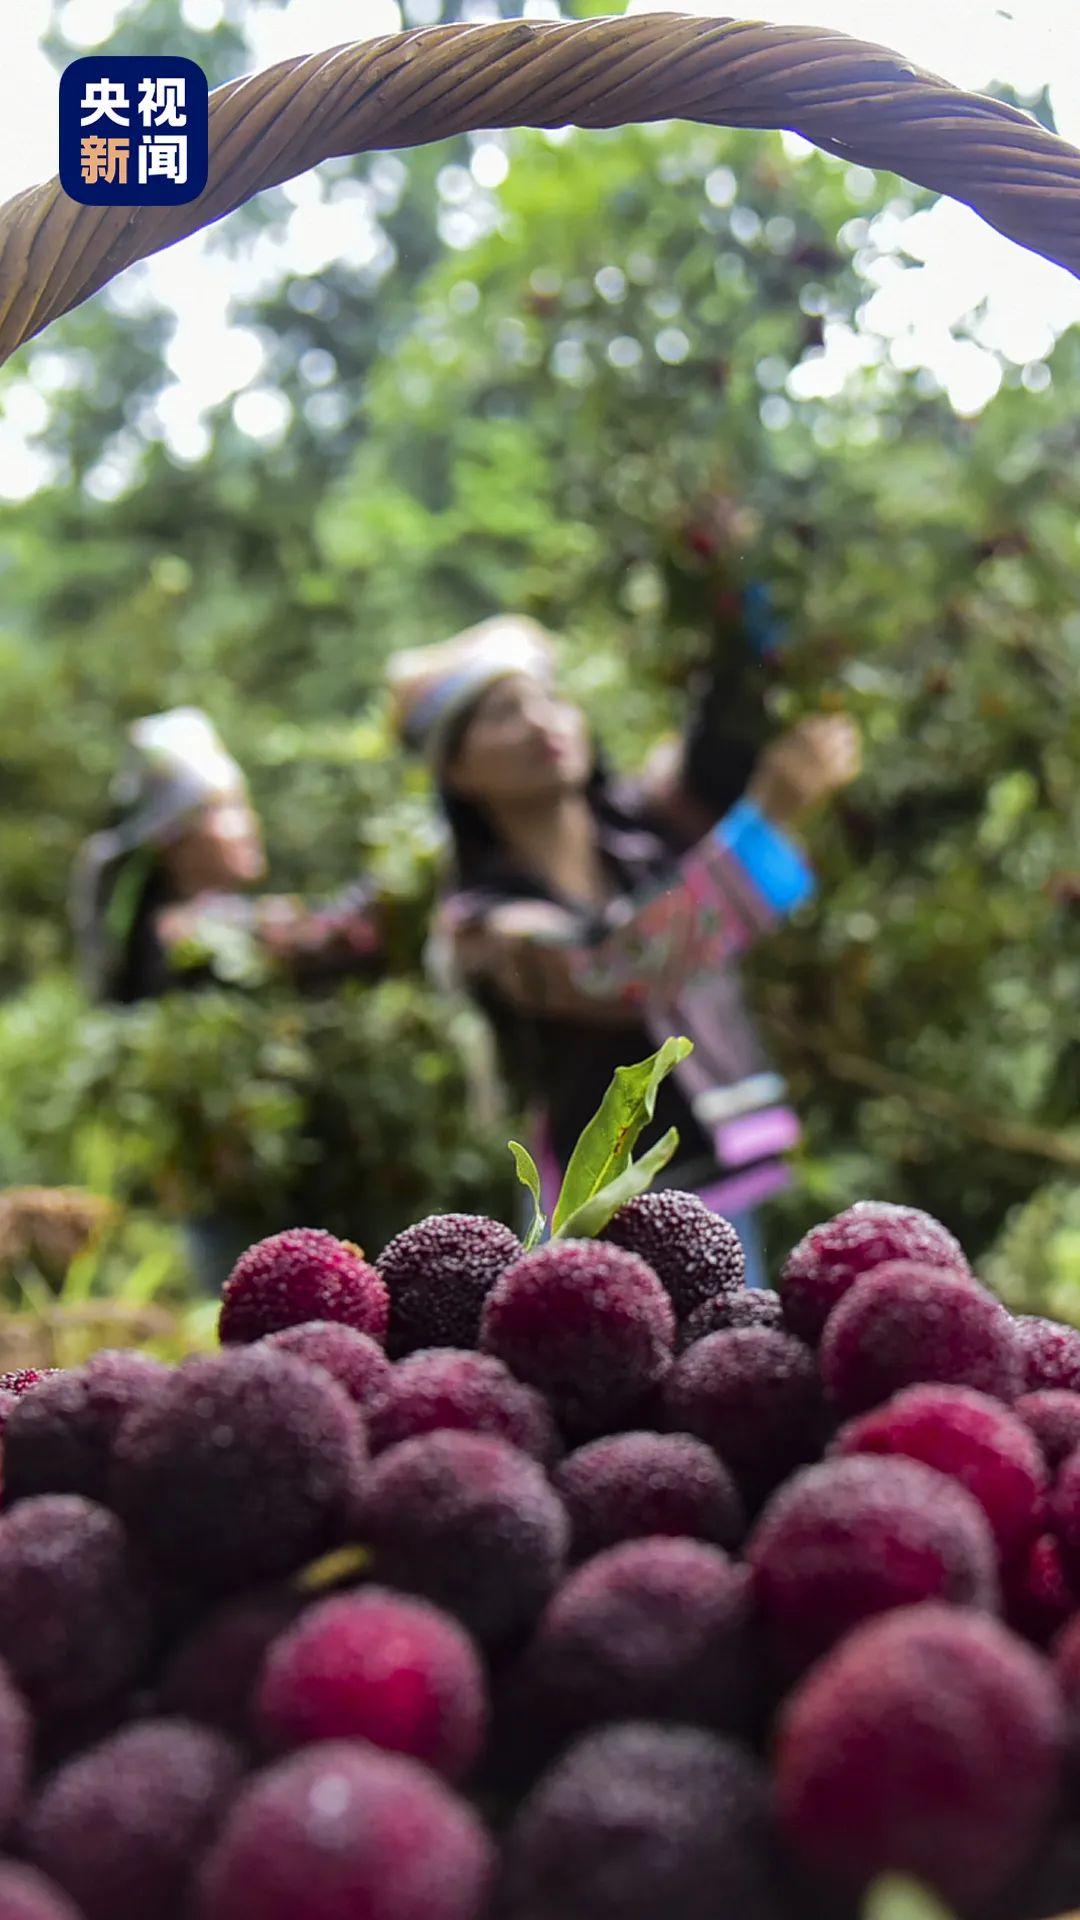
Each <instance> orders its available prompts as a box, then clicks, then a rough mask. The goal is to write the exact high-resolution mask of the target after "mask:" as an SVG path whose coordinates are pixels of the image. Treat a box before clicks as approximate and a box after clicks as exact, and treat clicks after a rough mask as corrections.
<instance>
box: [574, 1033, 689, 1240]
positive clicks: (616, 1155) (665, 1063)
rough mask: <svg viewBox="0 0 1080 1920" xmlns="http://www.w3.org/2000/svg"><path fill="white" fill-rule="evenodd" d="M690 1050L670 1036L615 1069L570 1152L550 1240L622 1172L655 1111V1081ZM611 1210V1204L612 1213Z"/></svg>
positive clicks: (685, 1044) (657, 1081)
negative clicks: (654, 1048) (628, 1064)
mask: <svg viewBox="0 0 1080 1920" xmlns="http://www.w3.org/2000/svg"><path fill="white" fill-rule="evenodd" d="M693 1050H694V1046H693V1041H691V1040H687V1039H684V1038H672V1039H670V1040H665V1041H664V1044H663V1046H662V1047H661V1048H660V1049H659V1050H658V1052H656V1053H654V1054H652V1055H650V1057H649V1059H648V1060H642V1061H640V1062H639V1064H638V1065H637V1066H634V1067H616V1069H615V1075H614V1078H613V1080H612V1082H611V1085H610V1086H609V1088H608V1090H607V1092H606V1094H605V1095H604V1098H603V1101H602V1102H601V1105H600V1109H599V1111H598V1113H597V1114H596V1115H595V1117H594V1118H593V1119H592V1120H590V1122H589V1124H588V1126H587V1127H586V1128H585V1130H584V1132H583V1133H582V1135H581V1138H580V1140H579V1141H578V1143H577V1146H576V1147H575V1148H574V1151H573V1153H572V1154H571V1156H570V1164H569V1166H568V1167H567V1169H566V1174H565V1176H564V1178H563V1183H562V1190H561V1192H560V1194H559V1198H558V1200H557V1202H556V1205H555V1212H554V1214H553V1215H552V1222H551V1226H552V1237H553V1238H554V1239H564V1238H565V1237H566V1235H567V1231H568V1227H569V1223H570V1222H571V1221H572V1220H575V1219H578V1218H579V1217H580V1215H581V1212H582V1209H583V1208H584V1207H585V1205H586V1203H587V1202H588V1201H592V1200H598V1199H599V1198H600V1196H601V1194H602V1193H603V1191H604V1189H605V1188H607V1187H609V1186H611V1185H612V1184H613V1182H615V1181H616V1180H618V1179H620V1177H621V1176H622V1175H623V1174H624V1173H625V1172H626V1170H627V1168H628V1167H629V1166H630V1165H631V1163H632V1156H633V1151H634V1148H635V1146H636V1145H637V1141H638V1137H639V1135H640V1133H641V1130H642V1128H643V1127H644V1126H645V1125H646V1124H647V1122H648V1121H650V1120H651V1119H652V1117H653V1114H654V1113H655V1111H656V1096H657V1094H658V1092H659V1090H660V1086H661V1083H662V1082H663V1081H664V1080H666V1078H667V1076H668V1074H669V1073H670V1072H671V1071H672V1069H673V1068H674V1067H677V1066H678V1065H679V1063H680V1061H682V1060H685V1059H686V1057H687V1055H688V1054H690V1053H692V1052H693ZM672 1151H674V1149H672ZM663 1164H666V1163H663ZM649 1178H650V1179H651V1178H652V1175H650V1176H649ZM639 1191H643V1189H639ZM621 1204H622V1202H621V1201H617V1202H616V1205H621ZM614 1210H615V1209H614V1207H613V1208H612V1212H614ZM607 1218H608V1219H610V1218H611V1215H610V1214H609V1215H608V1216H607ZM604 1224H605V1225H606V1221H605V1223H604Z"/></svg>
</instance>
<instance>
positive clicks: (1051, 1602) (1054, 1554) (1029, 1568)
mask: <svg viewBox="0 0 1080 1920" xmlns="http://www.w3.org/2000/svg"><path fill="white" fill-rule="evenodd" d="M1002 1582H1003V1586H1004V1595H1005V1618H1006V1619H1007V1621H1008V1623H1009V1625H1010V1627H1013V1628H1015V1630H1016V1632H1017V1633H1022V1634H1023V1635H1024V1638H1025V1639H1027V1640H1034V1642H1035V1644H1036V1646H1040V1647H1048V1646H1049V1645H1050V1642H1051V1641H1052V1640H1053V1638H1054V1636H1055V1635H1056V1634H1057V1633H1059V1632H1060V1631H1061V1628H1062V1627H1063V1626H1064V1625H1065V1622H1066V1621H1067V1620H1070V1619H1071V1618H1072V1616H1073V1614H1074V1613H1075V1612H1076V1609H1077V1599H1076V1595H1075V1593H1074V1592H1073V1590H1072V1587H1071V1586H1070V1585H1069V1582H1068V1580H1067V1579H1066V1577H1065V1566H1064V1562H1063V1560H1062V1557H1061V1547H1060V1545H1059V1543H1058V1542H1057V1541H1056V1540H1055V1539H1054V1536H1053V1534H1052V1533H1040V1534H1038V1535H1037V1536H1036V1538H1035V1539H1034V1540H1030V1541H1029V1542H1028V1544H1027V1546H1026V1547H1025V1548H1024V1549H1023V1550H1022V1552H1020V1553H1019V1554H1017V1556H1016V1558H1015V1559H1014V1560H1011V1561H1010V1562H1009V1564H1008V1566H1006V1567H1005V1568H1004V1569H1003V1570H1002Z"/></svg>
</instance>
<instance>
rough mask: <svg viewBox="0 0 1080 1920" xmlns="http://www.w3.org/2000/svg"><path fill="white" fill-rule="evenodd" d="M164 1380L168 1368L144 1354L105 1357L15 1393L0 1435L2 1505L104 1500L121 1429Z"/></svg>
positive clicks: (100, 1356) (119, 1353)
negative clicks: (41, 1498) (55, 1496)
mask: <svg viewBox="0 0 1080 1920" xmlns="http://www.w3.org/2000/svg"><path fill="white" fill-rule="evenodd" d="M167 1377H168V1369H167V1368H166V1367H164V1366H162V1364H161V1362H160V1361H157V1360H151V1359H150V1358H148V1356H147V1355H145V1354H141V1353H124V1352H118V1353H109V1352H105V1353H97V1354H95V1355H94V1357H93V1359H92V1360H88V1361H87V1363H86V1365H85V1366H83V1367H72V1368H70V1369H69V1370H68V1371H67V1372H64V1373H54V1374H52V1375H50V1376H47V1377H46V1378H45V1379H43V1380H42V1381H41V1382H40V1383H39V1384H38V1385H37V1386H36V1387H35V1389H34V1391H33V1392H32V1393H26V1394H23V1395H22V1396H21V1397H20V1399H19V1401H18V1404H17V1406H16V1409H15V1411H14V1413H13V1414H12V1416H11V1419H10V1420H9V1421H8V1422H7V1424H6V1426H5V1429H4V1496H5V1499H6V1500H7V1502H8V1504H9V1505H10V1504H11V1503H12V1502H13V1501H15V1500H23V1499H26V1498H27V1497H28V1496H30V1495H33V1494H36V1493H81V1494H83V1495H85V1497H86V1499H87V1500H97V1501H101V1502H105V1501H107V1499H108V1487H109V1472H110V1462H111V1456H112V1448H113V1444H114V1442H115V1440H116V1436H117V1434H118V1433H119V1431H120V1427H121V1424H122V1422H123V1421H124V1420H125V1419H126V1418H127V1416H128V1414H130V1413H133V1412H134V1411H135V1410H136V1409H137V1408H139V1407H141V1406H143V1405H144V1404H145V1402H146V1401H147V1400H149V1399H152V1398H153V1395H154V1394H155V1393H156V1391H157V1389H158V1387H159V1386H160V1384H161V1382H162V1381H163V1380H165V1379H167Z"/></svg>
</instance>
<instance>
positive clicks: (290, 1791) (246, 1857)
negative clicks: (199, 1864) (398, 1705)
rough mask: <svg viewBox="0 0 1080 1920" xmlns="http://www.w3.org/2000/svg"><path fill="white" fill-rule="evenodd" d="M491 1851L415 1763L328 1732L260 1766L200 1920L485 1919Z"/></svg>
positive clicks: (220, 1856)
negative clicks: (285, 1756)
mask: <svg viewBox="0 0 1080 1920" xmlns="http://www.w3.org/2000/svg"><path fill="white" fill-rule="evenodd" d="M491 1873H492V1848H491V1843H490V1841H489V1840H488V1837H487V1835H486V1834H485V1832H484V1830H483V1828H482V1827H481V1825H480V1823H479V1821H478V1820H477V1818H476V1816H475V1814H474V1813H473V1811H472V1809H471V1808H470V1807H469V1806H467V1805H466V1803H465V1802H464V1801H463V1800H459V1799H458V1798H457V1796H456V1795H455V1794H453V1793H451V1791H450V1789H449V1788H448V1787H445V1786H443V1785H442V1783H441V1782H440V1781H439V1780H437V1779H436V1778H435V1776H434V1775H433V1774H431V1773H429V1772H428V1771H427V1770H426V1769H425V1768H423V1767H420V1766H418V1765H417V1763H416V1762H415V1761H414V1760H405V1759H402V1758H401V1757H400V1756H399V1755H398V1754H390V1753H379V1752H378V1751H377V1750H376V1749H375V1748H374V1747H365V1746H363V1745H361V1744H359V1743H356V1744H353V1743H349V1742H345V1741H325V1742H323V1743H322V1744H320V1745H319V1746H316V1747H309V1748H305V1749H304V1751H303V1752H301V1753H296V1754H291V1755H290V1756H289V1758H288V1759H286V1760H282V1761H280V1762H279V1763H278V1765H276V1766H273V1767H270V1768H268V1769H267V1771H266V1772H265V1773H260V1774H256V1776H255V1778H254V1779H253V1780H252V1781H250V1782H249V1784H248V1786H247V1788H246V1789H245V1791H244V1792H243V1793H242V1794H241V1796H240V1798H239V1800H238V1801H237V1802H236V1804H235V1806H234V1808H233V1810H232V1813H231V1815H230V1817H229V1819H228V1821H227V1823H226V1826H225V1830H224V1832H223V1833H222V1835H221V1837H220V1839H219V1840H218V1843H217V1845H216V1846H215V1848H214V1850H213V1852H212V1854H211V1856H210V1859H209V1861H208V1863H207V1866H206V1869H205V1873H204V1876H203V1898H202V1904H201V1906H200V1907H199V1915H200V1920H301V1916H302V1917H303V1920H361V1916H362V1920H479V1916H480V1915H481V1914H482V1912H483V1910H484V1905H485V1901H486V1895H487V1890H488V1886H489V1884H490V1880H491Z"/></svg>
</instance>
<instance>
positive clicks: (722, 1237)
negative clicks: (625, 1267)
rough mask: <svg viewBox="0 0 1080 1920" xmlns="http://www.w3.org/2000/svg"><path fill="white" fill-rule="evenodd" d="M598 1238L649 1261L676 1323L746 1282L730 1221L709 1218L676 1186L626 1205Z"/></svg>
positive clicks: (715, 1215) (714, 1216) (693, 1198)
mask: <svg viewBox="0 0 1080 1920" xmlns="http://www.w3.org/2000/svg"><path fill="white" fill-rule="evenodd" d="M601 1238H602V1239H604V1240H608V1241H610V1242H611V1244H612V1245H613V1246H616V1247H625V1248H626V1250H627V1252H628V1253H638V1254H640V1255H641V1258H642V1259H643V1260H646V1261H648V1264H649V1266H650V1267H651V1268H652V1270H653V1272H654V1273H655V1274H656V1275H657V1277H658V1279H659V1280H660V1281H661V1283H662V1284H663V1286H664V1287H665V1288H666V1289H667V1291H668V1293H669V1294H670V1295H671V1299H672V1302H673V1303H674V1307H675V1313H676V1316H677V1318H678V1319H680V1320H683V1319H685V1317H686V1315H687V1314H688V1313H692V1312H693V1310H694V1308H695V1307H699V1306H701V1304H702V1302H703V1301H705V1300H711V1299H712V1298H713V1297H714V1295H716V1294H729V1293H736V1292H738V1290H739V1289H740V1288H741V1287H742V1284H743V1281H744V1280H745V1278H746V1256H745V1254H744V1253H743V1249H742V1242H741V1240H740V1239H739V1236H738V1234H737V1233H736V1231H735V1228H734V1227H733V1226H732V1224H731V1221H730V1220H725V1219H723V1218H722V1216H721V1215H720V1214H718V1213H710V1211H709V1209H708V1207H707V1206H706V1205H705V1202H704V1201H703V1200H701V1199H699V1197H698V1195H697V1194H696V1193H682V1192H680V1191H679V1189H678V1188H676V1187H670V1188H665V1189H663V1190H662V1191H661V1192H660V1193H642V1194H639V1195H638V1196H637V1198H636V1199H635V1200H628V1201H627V1202H626V1205H625V1206H623V1207H620V1208H619V1210H618V1212H617V1213H616V1214H615V1215H614V1216H613V1217H612V1219H611V1220H610V1221H609V1223H608V1225H607V1226H606V1227H605V1228H604V1231H603V1234H602V1235H601Z"/></svg>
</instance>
